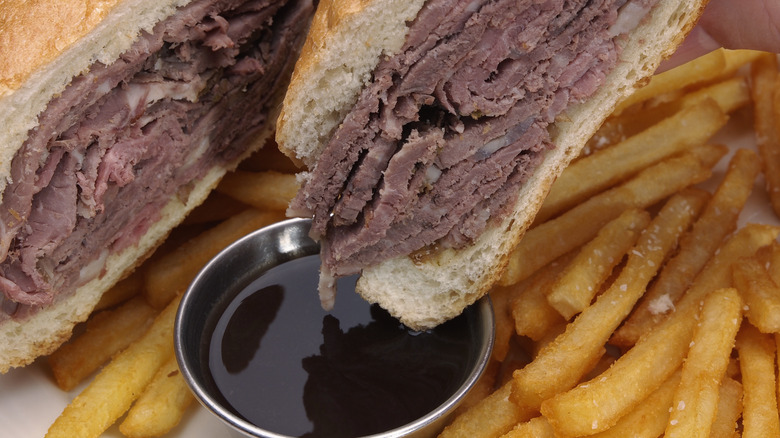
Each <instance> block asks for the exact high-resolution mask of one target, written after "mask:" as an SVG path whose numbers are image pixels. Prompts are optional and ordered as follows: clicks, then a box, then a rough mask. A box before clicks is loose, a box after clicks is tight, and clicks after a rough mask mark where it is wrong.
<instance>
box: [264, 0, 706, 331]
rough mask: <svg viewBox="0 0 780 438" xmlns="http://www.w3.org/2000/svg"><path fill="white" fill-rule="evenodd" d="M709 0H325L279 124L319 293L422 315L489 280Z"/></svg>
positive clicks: (442, 311)
mask: <svg viewBox="0 0 780 438" xmlns="http://www.w3.org/2000/svg"><path fill="white" fill-rule="evenodd" d="M705 3H706V1H698V0H697V1H693V0H692V1H677V0H672V1H670V0H466V1H460V0H411V1H404V2H398V1H393V0H365V1H355V0H330V1H323V2H321V3H320V4H319V6H318V9H317V12H316V13H315V17H314V20H313V24H312V28H311V30H310V33H309V35H308V37H307V40H306V42H305V44H304V49H303V52H302V55H301V57H300V59H299V60H298V62H297V64H296V68H295V71H294V73H293V78H292V81H291V85H290V88H289V89H288V92H287V95H286V97H285V101H284V106H283V109H282V113H281V115H280V118H279V121H278V127H277V135H276V139H277V142H278V143H279V146H280V148H281V150H282V151H283V152H285V153H286V154H287V155H289V156H290V157H292V158H294V159H295V160H298V161H299V162H301V163H303V164H304V165H306V167H307V170H306V171H305V172H304V173H302V174H301V175H300V179H301V182H302V188H301V190H300V192H299V193H298V196H297V198H296V199H295V200H294V201H293V202H292V204H291V205H290V209H289V214H290V215H295V216H304V217H312V218H313V221H312V231H311V234H312V236H313V237H314V238H316V239H319V240H320V242H321V244H322V246H321V248H322V252H321V258H322V267H321V286H320V295H321V296H320V298H321V300H322V301H323V305H324V306H326V307H328V306H330V305H332V303H333V300H334V290H333V288H332V285H333V279H334V278H337V277H340V276H345V275H352V274H357V273H360V274H361V277H360V279H359V280H358V284H357V289H358V292H359V293H360V294H361V295H362V296H363V297H364V298H366V299H367V300H368V301H370V302H375V303H379V304H380V305H381V306H382V307H383V308H385V309H387V310H388V311H389V312H390V313H391V314H393V315H394V316H396V317H397V318H399V319H400V320H401V321H402V322H403V323H404V324H406V325H407V326H410V327H412V328H415V329H426V328H429V327H432V326H435V325H437V324H439V323H441V322H443V321H446V320H448V319H450V318H452V317H454V316H456V315H458V314H460V313H461V311H462V310H463V309H464V308H465V307H466V306H468V305H470V304H471V303H473V302H474V301H476V300H477V299H478V298H480V297H481V296H483V295H484V294H486V293H487V291H488V290H489V289H490V287H491V286H492V285H493V283H494V282H495V281H496V280H497V279H498V277H499V276H500V274H501V272H502V270H503V269H504V267H505V265H506V263H507V260H508V258H507V257H508V254H509V253H510V251H511V249H512V248H513V247H514V246H515V245H516V244H517V243H518V241H519V240H520V239H521V237H522V235H523V233H524V231H525V230H526V228H527V227H528V226H529V224H530V223H531V222H532V220H533V218H534V215H535V213H536V212H537V211H538V209H539V207H540V204H541V202H542V200H543V199H544V198H545V196H546V194H547V192H548V190H549V187H550V185H551V184H552V182H553V181H554V180H555V178H556V176H557V175H558V174H559V173H560V172H561V171H562V170H563V169H564V168H565V167H566V165H567V164H568V163H569V162H570V161H571V160H572V159H573V158H574V157H576V156H577V155H578V153H579V151H580V150H581V148H582V146H583V145H584V143H585V142H586V140H587V139H588V138H589V137H590V136H591V135H592V134H593V133H594V132H595V130H596V129H597V128H598V127H599V125H600V124H601V122H602V121H603V120H604V119H605V118H606V117H607V116H608V115H609V113H610V112H611V111H612V110H613V108H614V107H615V105H616V104H617V103H618V102H619V101H620V100H621V99H623V98H625V97H626V96H627V95H629V94H630V93H631V92H632V91H633V90H634V89H635V88H636V87H637V86H639V85H641V84H642V83H643V82H644V81H646V79H647V78H648V77H649V76H650V75H651V74H652V73H653V71H654V70H655V69H656V67H657V66H658V64H659V63H660V62H661V60H662V59H663V58H665V57H667V56H669V55H670V54H671V53H672V52H673V51H674V50H675V48H676V47H677V45H678V44H679V43H681V42H682V40H683V38H684V37H685V35H686V34H687V33H688V32H689V30H690V29H691V28H692V27H693V25H694V24H695V22H696V20H697V19H698V17H699V15H700V13H701V11H702V9H703V7H704V5H705Z"/></svg>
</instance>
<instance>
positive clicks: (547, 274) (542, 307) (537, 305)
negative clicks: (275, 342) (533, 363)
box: [505, 252, 574, 341]
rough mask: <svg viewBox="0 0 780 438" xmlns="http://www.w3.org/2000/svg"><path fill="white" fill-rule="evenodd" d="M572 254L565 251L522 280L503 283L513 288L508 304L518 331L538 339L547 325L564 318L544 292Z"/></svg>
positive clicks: (558, 322)
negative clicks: (508, 283)
mask: <svg viewBox="0 0 780 438" xmlns="http://www.w3.org/2000/svg"><path fill="white" fill-rule="evenodd" d="M572 257H574V253H573V252H571V253H569V254H565V255H563V256H561V257H559V258H558V259H557V260H554V261H553V262H551V263H549V264H548V265H547V266H544V267H542V268H541V269H539V270H538V271H537V272H536V273H534V275H533V276H531V278H528V279H527V280H525V281H523V282H522V283H518V284H516V285H513V286H506V287H505V289H509V290H513V292H512V294H513V298H512V301H511V303H510V306H511V312H512V318H513V320H514V322H515V332H516V333H517V334H518V335H520V336H528V337H529V338H531V339H533V340H535V341H538V340H539V339H541V338H542V337H544V336H545V334H546V333H548V332H549V331H550V328H552V327H554V326H556V325H558V324H562V323H565V322H566V321H565V320H564V319H563V317H562V316H561V314H560V313H558V311H556V310H555V309H554V308H553V307H552V306H551V305H550V303H549V302H548V301H547V292H548V291H549V289H550V287H552V284H553V282H554V281H555V279H556V277H557V276H558V275H559V273H560V272H562V271H563V269H564V268H565V267H566V266H567V265H568V264H569V262H570V260H571V259H572Z"/></svg>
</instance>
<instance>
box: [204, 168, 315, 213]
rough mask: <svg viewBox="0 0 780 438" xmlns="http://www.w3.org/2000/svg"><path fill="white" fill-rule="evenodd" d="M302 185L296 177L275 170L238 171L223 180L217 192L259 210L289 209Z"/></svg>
mask: <svg viewBox="0 0 780 438" xmlns="http://www.w3.org/2000/svg"><path fill="white" fill-rule="evenodd" d="M299 187H300V185H299V184H298V181H297V180H296V178H295V175H293V174H289V173H280V172H276V171H273V170H267V171H265V172H245V171H241V170H237V171H235V172H230V173H228V174H227V175H225V177H224V178H222V181H220V183H219V185H218V186H217V191H218V192H220V193H223V194H225V195H228V196H230V197H232V198H235V199H237V200H239V201H241V202H243V203H244V204H247V205H251V206H252V207H254V208H257V209H258V210H281V211H284V210H286V209H287V205H288V204H289V203H290V201H291V200H292V198H294V197H295V194H296V193H297V192H298V188H299Z"/></svg>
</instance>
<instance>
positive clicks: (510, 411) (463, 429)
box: [439, 381, 534, 438]
mask: <svg viewBox="0 0 780 438" xmlns="http://www.w3.org/2000/svg"><path fill="white" fill-rule="evenodd" d="M511 392H512V382H511V381H510V382H508V383H505V384H504V385H503V386H501V388H499V389H498V390H496V391H495V392H493V393H492V394H490V395H489V396H487V397H485V398H484V399H483V400H482V401H480V402H479V403H477V404H476V405H474V406H472V407H471V408H470V409H468V410H466V411H465V412H464V413H462V414H461V415H459V416H458V417H456V418H455V419H454V420H453V422H452V423H450V424H449V425H448V426H447V427H445V428H444V430H443V431H442V432H441V433H440V434H439V438H488V437H490V438H494V437H499V436H501V435H502V434H504V433H506V432H508V431H509V430H510V429H512V427H514V426H515V425H516V424H518V423H520V422H523V421H528V420H529V419H530V418H531V417H532V416H533V415H534V412H533V411H530V410H523V409H521V408H518V407H517V406H516V405H515V404H514V403H512V402H511V401H510V400H509V395H510V393H511Z"/></svg>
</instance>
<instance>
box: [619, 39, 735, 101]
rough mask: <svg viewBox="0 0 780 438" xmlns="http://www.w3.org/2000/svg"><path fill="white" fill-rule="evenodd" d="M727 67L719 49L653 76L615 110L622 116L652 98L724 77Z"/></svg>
mask: <svg viewBox="0 0 780 438" xmlns="http://www.w3.org/2000/svg"><path fill="white" fill-rule="evenodd" d="M726 67H727V61H726V55H725V53H724V50H722V49H719V50H715V51H712V52H710V53H708V54H707V55H704V56H700V57H698V58H696V59H695V60H693V61H691V62H688V63H685V64H683V65H680V66H678V67H675V68H673V69H671V70H667V71H665V72H663V73H661V74H657V75H655V76H653V77H652V78H651V79H650V81H649V83H648V84H647V85H645V86H644V87H642V88H640V89H638V90H636V92H634V93H633V94H632V95H631V96H629V97H628V98H626V99H625V100H624V101H623V102H621V103H620V104H619V105H618V106H617V108H616V109H615V113H617V114H620V113H621V112H622V111H624V110H625V109H626V108H629V107H631V106H632V105H635V104H637V103H639V102H643V101H646V100H648V99H650V98H652V97H655V96H658V95H661V94H664V93H669V92H672V91H677V90H681V89H683V88H685V87H688V86H691V85H694V84H701V83H705V82H707V81H711V80H713V79H716V78H718V77H719V76H721V75H723V73H724V72H725V70H726Z"/></svg>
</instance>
